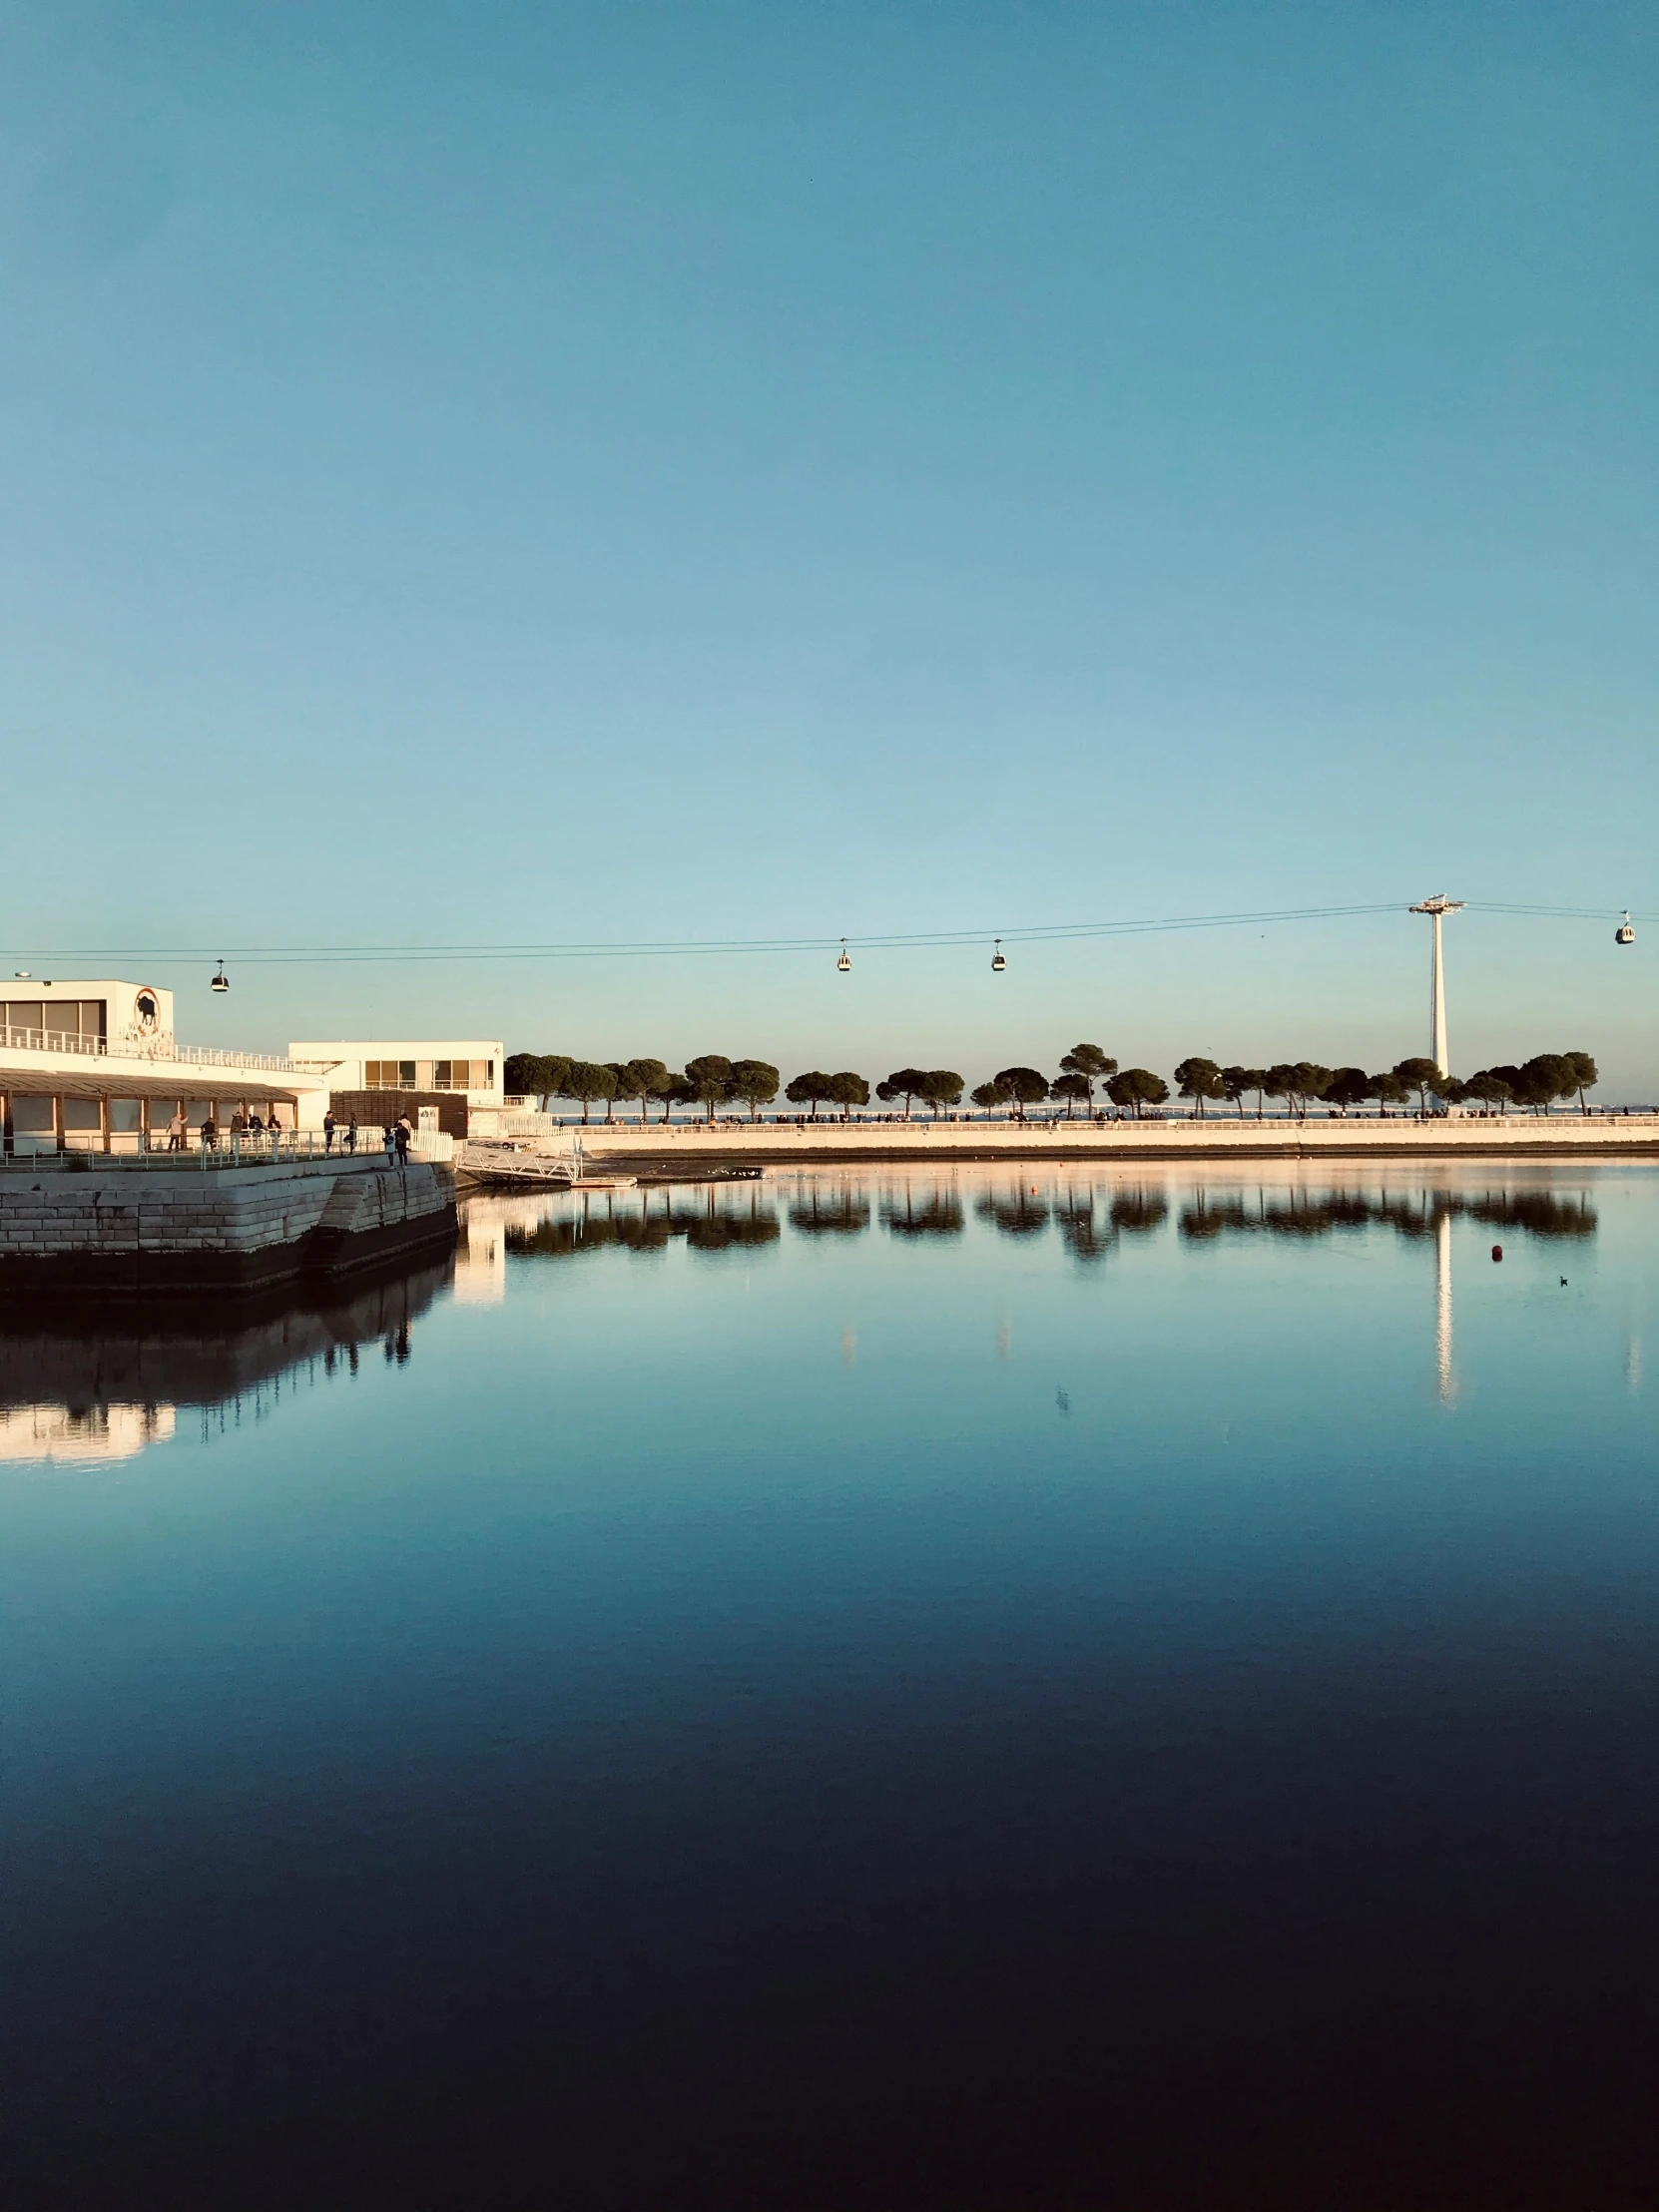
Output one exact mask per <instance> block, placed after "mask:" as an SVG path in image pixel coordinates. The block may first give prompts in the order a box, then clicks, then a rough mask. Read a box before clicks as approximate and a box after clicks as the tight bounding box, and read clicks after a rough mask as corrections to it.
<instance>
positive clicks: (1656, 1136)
mask: <svg viewBox="0 0 1659 2212" xmlns="http://www.w3.org/2000/svg"><path fill="white" fill-rule="evenodd" d="M577 1138H580V1140H581V1144H582V1152H583V1158H584V1160H585V1162H586V1163H587V1165H588V1166H589V1167H594V1168H603V1167H610V1168H615V1169H619V1170H628V1169H638V1170H640V1171H642V1172H643V1171H644V1170H645V1168H647V1167H648V1166H649V1167H651V1168H653V1169H660V1170H666V1171H668V1172H672V1173H675V1174H680V1173H687V1174H695V1173H696V1172H697V1168H698V1166H699V1165H700V1164H701V1165H708V1166H713V1165H715V1164H716V1163H719V1164H722V1165H725V1164H729V1163H746V1164H760V1165H763V1166H769V1167H770V1166H778V1167H788V1166H791V1165H793V1164H797V1163H799V1164H802V1165H805V1164H807V1163H824V1162H833V1163H841V1164H846V1165H850V1164H852V1163H855V1162H857V1161H860V1160H868V1161H880V1160H909V1161H918V1162H919V1161H927V1160H941V1161H942V1160H952V1159H956V1160H995V1159H1032V1160H1036V1159H1054V1160H1062V1159H1063V1160H1098V1161H1100V1162H1102V1163H1111V1162H1118V1163H1122V1162H1129V1161H1135V1160H1205V1159H1241V1158H1243V1159H1251V1158H1255V1159H1264V1158H1266V1159H1303V1160H1307V1159H1444V1158H1448V1157H1449V1158H1473V1157H1475V1156H1477V1155H1487V1156H1490V1155H1498V1156H1502V1157H1509V1158H1532V1159H1552V1158H1564V1157H1568V1156H1573V1155H1577V1156H1584V1155H1589V1156H1592V1157H1602V1158H1613V1157H1617V1156H1619V1155H1621V1154H1624V1155H1629V1154H1644V1153H1645V1154H1650V1155H1652V1156H1654V1157H1659V1114H1629V1115H1625V1114H1551V1115H1532V1114H1494V1115H1482V1116H1472V1115H1471V1116H1467V1117H1462V1116H1456V1117H1453V1116H1447V1117H1445V1118H1443V1119H1431V1120H1428V1121H1413V1120H1410V1119H1407V1118H1403V1117H1402V1118H1400V1119H1397V1120H1395V1119H1389V1120H1387V1121H1382V1120H1378V1119H1361V1118H1358V1117H1356V1118H1354V1119H1352V1120H1344V1119H1343V1118H1342V1117H1341V1116H1339V1115H1333V1116H1331V1117H1329V1118H1321V1119H1319V1120H1311V1121H1305V1122H1298V1121H1290V1120H1284V1119H1280V1120H1273V1121H1256V1120H1254V1119H1249V1118H1247V1119H1246V1120H1244V1121H1239V1120H1236V1119H1224V1118H1223V1117H1222V1116H1220V1115H1210V1116H1207V1117H1206V1118H1205V1119H1204V1120H1202V1121H1190V1120H1180V1121H1176V1120H1169V1121H1152V1120H1147V1121H1108V1122H1086V1121H1071V1122H1068V1121H1064V1120H1060V1121H1031V1122H1015V1121H993V1122H982V1121H976V1122H968V1121H954V1122H952V1121H939V1122H934V1121H931V1120H928V1121H911V1122H907V1123H906V1122H902V1121H897V1122H887V1121H882V1122H868V1121H866V1122H856V1121H854V1122H846V1123H838V1122H822V1121H821V1122H816V1123H814V1122H809V1123H807V1124H805V1125H804V1126H803V1125H800V1124H797V1123H794V1122H755V1123H750V1122H737V1121H717V1122H715V1123H713V1124H712V1125H711V1124H709V1123H701V1124H692V1123H684V1122H680V1123H671V1124H670V1125H669V1126H668V1127H667V1128H666V1129H665V1128H664V1127H663V1126H662V1125H661V1124H660V1123H653V1124H652V1125H651V1126H650V1127H649V1128H646V1129H641V1128H640V1127H639V1126H638V1125H637V1124H636V1125H635V1126H633V1127H632V1128H626V1129H625V1128H622V1127H620V1126H612V1127H609V1128H607V1127H606V1126H605V1124H604V1123H602V1122H597V1123H595V1124H593V1125H592V1126H591V1127H590V1128H587V1129H571V1128H567V1129H562V1130H560V1131H558V1132H557V1136H556V1137H555V1138H554V1139H553V1140H551V1141H549V1140H545V1139H544V1140H543V1148H544V1149H547V1150H550V1151H551V1150H557V1151H558V1152H561V1153H568V1152H569V1151H570V1150H571V1149H572V1143H573V1140H574V1139H577Z"/></svg>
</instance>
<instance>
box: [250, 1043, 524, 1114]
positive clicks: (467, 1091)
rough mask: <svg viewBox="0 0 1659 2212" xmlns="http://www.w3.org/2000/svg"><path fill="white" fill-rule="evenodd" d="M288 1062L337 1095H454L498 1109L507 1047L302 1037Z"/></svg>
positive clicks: (291, 1051)
mask: <svg viewBox="0 0 1659 2212" xmlns="http://www.w3.org/2000/svg"><path fill="white" fill-rule="evenodd" d="M288 1058H289V1059H290V1060H292V1061H294V1062H295V1063H296V1065H298V1066H300V1067H303V1068H305V1069H307V1070H308V1071H309V1072H311V1073H312V1074H314V1075H317V1076H321V1077H324V1078H325V1079H326V1083H327V1088H328V1089H329V1090H331V1091H453V1092H455V1094H456V1095H457V1096H464V1097H465V1099H466V1102H467V1104H468V1106H482V1107H490V1106H497V1107H498V1106H499V1105H500V1104H501V1095H502V1094H501V1080H502V1067H503V1063H504V1061H505V1059H506V1046H505V1045H504V1044H503V1042H502V1040H501V1039H500V1038H499V1037H443V1038H431V1037H381V1038H363V1037H352V1038H338V1039H335V1040H334V1041H333V1042H332V1043H329V1042H326V1041H323V1042H318V1041H316V1040H314V1039H313V1040H309V1041H306V1040H304V1039H301V1040H300V1041H299V1042H298V1043H296V1044H290V1045H289V1046H288Z"/></svg>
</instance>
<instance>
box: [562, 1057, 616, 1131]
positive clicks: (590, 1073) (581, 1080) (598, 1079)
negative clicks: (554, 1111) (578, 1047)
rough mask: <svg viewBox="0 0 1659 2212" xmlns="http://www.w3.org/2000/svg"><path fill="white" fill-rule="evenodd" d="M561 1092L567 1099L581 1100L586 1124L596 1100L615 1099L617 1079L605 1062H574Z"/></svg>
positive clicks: (566, 1072)
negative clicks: (589, 1111) (589, 1109)
mask: <svg viewBox="0 0 1659 2212" xmlns="http://www.w3.org/2000/svg"><path fill="white" fill-rule="evenodd" d="M559 1090H560V1093H561V1095H562V1096H563V1097H565V1098H574V1099H578V1100H580V1102H581V1107H582V1120H583V1122H584V1123H586V1121H587V1118H588V1108H589V1107H590V1106H591V1105H592V1103H593V1101H594V1100H595V1099H596V1098H615V1096H616V1077H615V1076H614V1075H613V1074H612V1073H611V1071H610V1069H609V1068H608V1067H606V1066H605V1064H604V1063H603V1061H600V1060H572V1061H571V1062H570V1064H569V1066H568V1067H567V1068H566V1070H565V1079H564V1081H563V1082H562V1083H561V1084H560V1085H559Z"/></svg>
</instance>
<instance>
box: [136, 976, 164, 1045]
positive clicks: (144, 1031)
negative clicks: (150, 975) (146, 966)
mask: <svg viewBox="0 0 1659 2212" xmlns="http://www.w3.org/2000/svg"><path fill="white" fill-rule="evenodd" d="M133 1020H134V1024H135V1026H136V1027H137V1029H138V1033H139V1035H140V1036H141V1037H153V1036H155V1035H156V1034H157V1033H158V1031H159V1030H160V1028H161V1026H162V1002H161V998H160V996H159V994H158V993H157V992H155V991H153V990H152V989H151V987H150V985H149V984H148V983H146V984H145V985H144V986H143V988H142V989H141V990H140V991H139V994H138V996H137V998H136V999H135V1000H134V1001H133Z"/></svg>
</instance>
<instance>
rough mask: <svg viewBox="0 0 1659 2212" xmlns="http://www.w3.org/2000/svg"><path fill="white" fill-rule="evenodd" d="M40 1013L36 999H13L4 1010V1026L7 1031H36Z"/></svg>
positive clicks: (38, 1001) (39, 1004)
mask: <svg viewBox="0 0 1659 2212" xmlns="http://www.w3.org/2000/svg"><path fill="white" fill-rule="evenodd" d="M41 1011H42V1009H41V1002H40V1000H39V999H38V998H14V999H13V1000H12V1001H11V1003H10V1004H9V1005H8V1006H7V1008H6V1016H7V1020H6V1026H7V1028H8V1029H38V1028H39V1027H40V1017H41Z"/></svg>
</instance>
